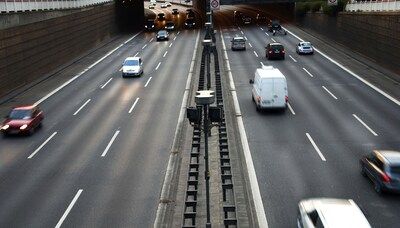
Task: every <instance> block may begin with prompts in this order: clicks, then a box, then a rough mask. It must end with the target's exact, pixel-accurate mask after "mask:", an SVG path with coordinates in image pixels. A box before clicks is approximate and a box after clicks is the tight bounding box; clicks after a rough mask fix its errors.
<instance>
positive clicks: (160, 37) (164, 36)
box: [156, 30, 169, 41]
mask: <svg viewBox="0 0 400 228" xmlns="http://www.w3.org/2000/svg"><path fill="white" fill-rule="evenodd" d="M156 39H157V41H160V40H169V34H168V32H167V30H160V31H158V32H157V35H156Z"/></svg>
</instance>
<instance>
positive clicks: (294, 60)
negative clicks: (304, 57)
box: [289, 55, 297, 63]
mask: <svg viewBox="0 0 400 228" xmlns="http://www.w3.org/2000/svg"><path fill="white" fill-rule="evenodd" d="M289 57H290V58H291V59H292V60H293V62H295V63H297V60H296V59H294V58H293V56H291V55H289Z"/></svg>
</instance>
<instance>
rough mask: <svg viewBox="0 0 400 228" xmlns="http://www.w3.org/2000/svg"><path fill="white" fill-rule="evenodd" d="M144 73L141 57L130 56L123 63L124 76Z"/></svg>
mask: <svg viewBox="0 0 400 228" xmlns="http://www.w3.org/2000/svg"><path fill="white" fill-rule="evenodd" d="M142 74H143V61H142V58H141V57H128V58H126V59H125V61H124V63H123V64H122V77H129V76H140V75H142Z"/></svg>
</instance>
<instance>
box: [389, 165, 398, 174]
mask: <svg viewBox="0 0 400 228" xmlns="http://www.w3.org/2000/svg"><path fill="white" fill-rule="evenodd" d="M390 172H391V173H392V174H396V175H400V166H391V167H390Z"/></svg>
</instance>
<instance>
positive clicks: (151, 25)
mask: <svg viewBox="0 0 400 228" xmlns="http://www.w3.org/2000/svg"><path fill="white" fill-rule="evenodd" d="M154 26H155V22H154V19H147V20H146V23H145V25H144V28H145V29H146V30H152V29H154Z"/></svg>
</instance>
